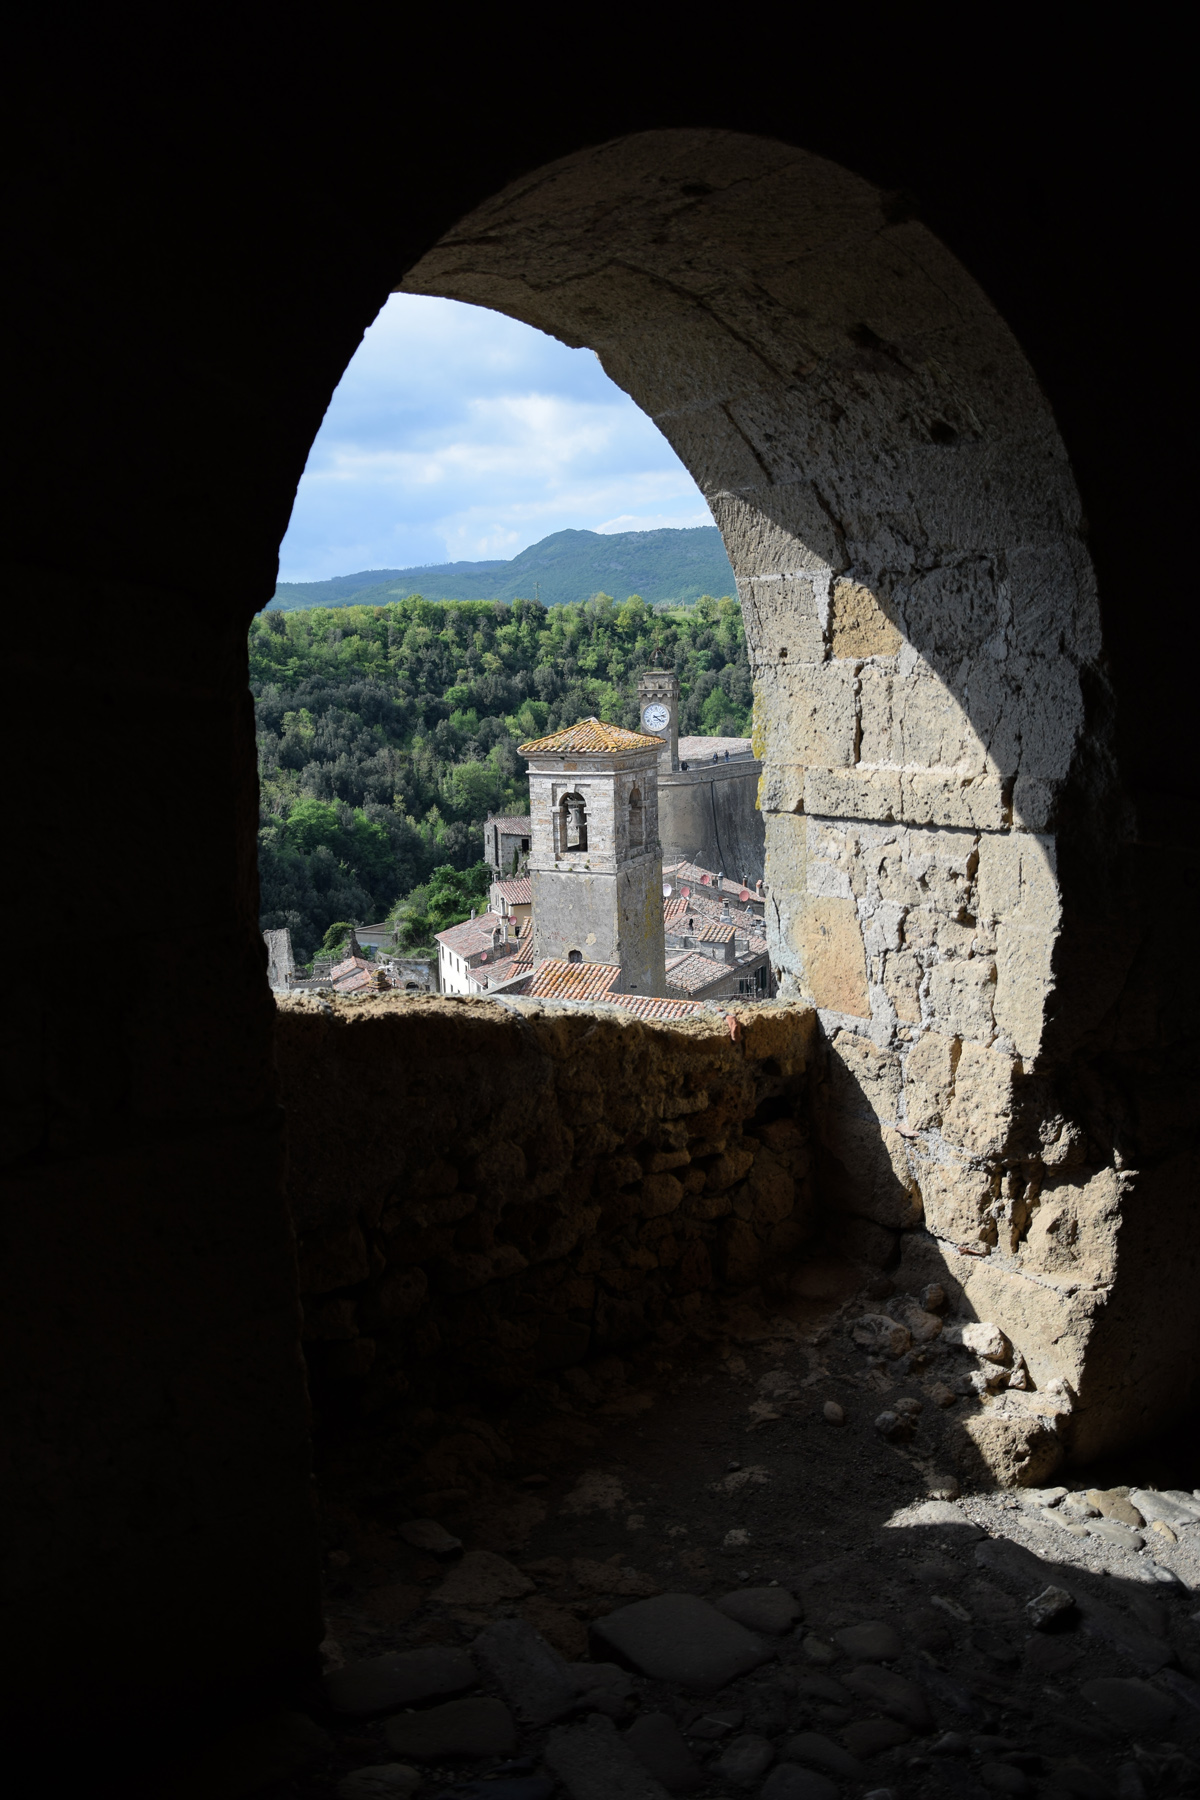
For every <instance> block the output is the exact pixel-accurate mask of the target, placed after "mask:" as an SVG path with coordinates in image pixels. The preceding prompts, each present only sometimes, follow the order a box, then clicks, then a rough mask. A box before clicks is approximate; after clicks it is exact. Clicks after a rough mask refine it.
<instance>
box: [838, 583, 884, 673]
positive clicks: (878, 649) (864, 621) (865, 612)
mask: <svg viewBox="0 0 1200 1800" xmlns="http://www.w3.org/2000/svg"><path fill="white" fill-rule="evenodd" d="M830 624H831V648H832V654H833V655H834V656H835V657H854V658H856V659H858V660H859V661H864V660H865V659H866V658H867V657H870V656H895V655H896V654H897V652H898V651H899V649H900V633H899V631H898V630H897V628H896V624H895V620H894V617H893V608H892V607H891V605H890V604H889V603H888V602H886V601H884V600H882V599H880V598H879V597H878V596H877V595H876V594H873V593H872V592H871V590H870V588H867V587H863V586H862V585H861V584H860V583H859V582H857V581H845V580H843V581H835V582H834V584H833V594H832V605H831V620H830Z"/></svg>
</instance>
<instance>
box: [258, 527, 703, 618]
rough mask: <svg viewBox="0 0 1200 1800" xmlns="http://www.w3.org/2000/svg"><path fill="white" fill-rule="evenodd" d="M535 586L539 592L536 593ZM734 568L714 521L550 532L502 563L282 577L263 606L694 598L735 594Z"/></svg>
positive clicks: (280, 609) (287, 609)
mask: <svg viewBox="0 0 1200 1800" xmlns="http://www.w3.org/2000/svg"><path fill="white" fill-rule="evenodd" d="M535 589H536V596H535ZM736 592H737V589H736V587H735V585H734V579H733V570H732V569H731V568H730V566H729V558H728V557H727V556H726V554H725V546H724V544H723V543H722V541H721V534H720V532H719V531H718V530H717V528H716V526H715V525H694V526H691V527H686V528H684V529H682V530H672V529H669V528H668V529H663V530H660V531H618V532H612V533H611V534H608V533H604V532H600V531H555V532H553V533H552V534H551V535H550V536H549V537H546V538H542V540H541V542H540V543H537V544H531V545H530V546H529V548H528V549H527V550H522V551H521V553H520V555H519V556H514V557H513V558H512V559H511V560H510V561H507V562H453V563H431V564H425V565H423V566H421V567H419V568H415V569H364V570H361V571H360V572H359V573H358V574H357V575H335V576H333V577H332V578H331V579H330V580H328V581H281V582H280V583H279V585H278V587H277V588H276V590H275V596H274V598H273V599H272V600H271V602H270V604H269V605H268V607H267V611H268V612H291V611H293V610H294V609H295V608H297V607H308V606H352V605H353V606H382V605H384V604H385V603H386V602H387V601H389V600H403V599H406V598H407V597H408V595H409V594H421V595H422V596H423V597H424V598H425V599H426V600H517V599H521V600H532V599H534V598H535V597H536V598H538V599H540V600H541V601H542V604H543V605H545V606H565V605H568V604H569V603H570V602H572V601H577V600H587V599H589V598H590V596H591V595H592V594H596V593H604V594H611V595H612V596H613V598H614V599H615V600H624V599H625V598H626V596H627V595H629V594H640V595H641V596H642V599H643V600H645V601H647V602H649V603H650V604H651V605H653V604H654V603H655V602H656V601H659V600H698V599H699V598H700V596H701V594H712V595H714V596H716V597H717V598H720V596H721V595H722V594H736Z"/></svg>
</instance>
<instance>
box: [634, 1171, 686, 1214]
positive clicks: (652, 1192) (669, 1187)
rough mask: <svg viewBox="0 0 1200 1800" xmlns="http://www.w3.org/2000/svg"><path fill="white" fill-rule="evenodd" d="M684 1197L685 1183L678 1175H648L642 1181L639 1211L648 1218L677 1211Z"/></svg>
mask: <svg viewBox="0 0 1200 1800" xmlns="http://www.w3.org/2000/svg"><path fill="white" fill-rule="evenodd" d="M682 1199H683V1183H682V1182H681V1181H680V1180H679V1177H678V1176H677V1175H671V1174H666V1173H664V1174H660V1175H647V1176H646V1177H645V1179H644V1180H643V1182H642V1185H641V1190H640V1200H639V1204H638V1211H639V1212H641V1213H644V1214H645V1215H646V1217H647V1218H650V1219H657V1218H661V1217H662V1216H663V1215H664V1214H666V1213H673V1212H676V1211H677V1210H678V1208H679V1205H680V1202H681V1201H682Z"/></svg>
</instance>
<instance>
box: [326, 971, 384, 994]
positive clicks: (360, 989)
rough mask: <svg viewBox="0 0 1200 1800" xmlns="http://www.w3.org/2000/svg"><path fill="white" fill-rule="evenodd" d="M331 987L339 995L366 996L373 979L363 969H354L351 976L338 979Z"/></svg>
mask: <svg viewBox="0 0 1200 1800" xmlns="http://www.w3.org/2000/svg"><path fill="white" fill-rule="evenodd" d="M333 985H334V988H335V989H336V990H337V992H338V993H339V994H366V993H369V992H370V990H371V988H372V986H373V985H374V977H373V976H371V975H368V974H367V971H366V970H365V969H355V970H354V971H353V972H352V973H351V974H349V975H344V976H341V977H339V979H338V980H337V981H335V982H334V983H333Z"/></svg>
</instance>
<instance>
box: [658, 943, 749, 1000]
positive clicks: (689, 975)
mask: <svg viewBox="0 0 1200 1800" xmlns="http://www.w3.org/2000/svg"><path fill="white" fill-rule="evenodd" d="M733 973H734V970H733V968H732V967H731V966H730V964H729V963H719V962H714V961H713V959H712V957H711V956H701V954H700V952H699V951H698V950H685V951H684V953H683V955H682V956H668V958H667V983H668V986H670V987H674V988H682V989H683V990H684V992H685V993H687V994H702V993H703V992H704V990H705V988H710V987H715V986H716V984H717V982H718V981H720V980H721V979H722V978H723V977H728V976H730V975H732V974H733Z"/></svg>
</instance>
